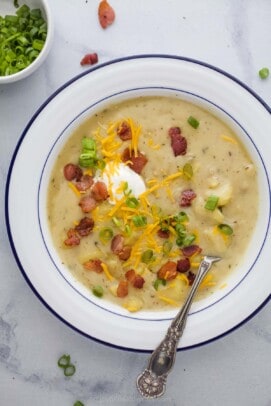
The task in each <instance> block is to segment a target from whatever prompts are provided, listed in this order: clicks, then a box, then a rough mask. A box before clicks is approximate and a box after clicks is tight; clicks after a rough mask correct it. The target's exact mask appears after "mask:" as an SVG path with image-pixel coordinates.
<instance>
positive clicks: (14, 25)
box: [0, 0, 53, 84]
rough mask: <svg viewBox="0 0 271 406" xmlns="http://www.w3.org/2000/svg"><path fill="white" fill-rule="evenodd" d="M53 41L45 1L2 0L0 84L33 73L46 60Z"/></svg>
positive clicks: (50, 19) (51, 26) (0, 17)
mask: <svg viewBox="0 0 271 406" xmlns="http://www.w3.org/2000/svg"><path fill="white" fill-rule="evenodd" d="M52 39H53V23H52V16H51V12H50V9H49V7H48V2H47V0H18V1H11V0H1V2H0V84H4V83H11V82H15V81H17V80H20V79H23V78H25V77H27V76H28V75H30V74H31V73H33V72H34V71H35V70H36V69H37V68H38V67H39V66H40V65H41V64H42V63H43V62H44V60H45V58H46V57H47V55H48V52H49V50H50V48H51V45H52Z"/></svg>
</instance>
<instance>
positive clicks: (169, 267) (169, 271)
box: [157, 261, 177, 281]
mask: <svg viewBox="0 0 271 406" xmlns="http://www.w3.org/2000/svg"><path fill="white" fill-rule="evenodd" d="M157 276H158V278H159V279H164V280H166V281H170V280H172V279H175V278H176V276H177V264H176V262H173V261H168V262H166V263H165V264H164V265H163V266H162V267H161V268H160V269H159V271H158V273H157Z"/></svg>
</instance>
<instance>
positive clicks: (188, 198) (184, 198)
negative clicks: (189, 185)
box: [180, 189, 197, 207]
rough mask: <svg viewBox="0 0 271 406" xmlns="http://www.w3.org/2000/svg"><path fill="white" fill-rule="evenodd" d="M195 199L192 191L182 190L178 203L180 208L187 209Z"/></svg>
mask: <svg viewBox="0 0 271 406" xmlns="http://www.w3.org/2000/svg"><path fill="white" fill-rule="evenodd" d="M195 197H197V195H196V193H195V192H194V190H192V189H186V190H183V191H182V193H181V201H180V206H181V207H188V206H191V202H192V200H193V199H195Z"/></svg>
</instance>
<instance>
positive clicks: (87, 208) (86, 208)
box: [79, 195, 97, 213]
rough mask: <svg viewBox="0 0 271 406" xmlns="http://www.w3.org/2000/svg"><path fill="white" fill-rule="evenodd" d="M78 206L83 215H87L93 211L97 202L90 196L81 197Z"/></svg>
mask: <svg viewBox="0 0 271 406" xmlns="http://www.w3.org/2000/svg"><path fill="white" fill-rule="evenodd" d="M79 206H80V207H81V209H82V211H83V212H84V213H89V212H91V211H92V210H94V209H95V207H96V206H97V202H96V200H95V199H94V198H93V197H92V196H89V195H88V196H83V197H82V198H81V200H80V202H79Z"/></svg>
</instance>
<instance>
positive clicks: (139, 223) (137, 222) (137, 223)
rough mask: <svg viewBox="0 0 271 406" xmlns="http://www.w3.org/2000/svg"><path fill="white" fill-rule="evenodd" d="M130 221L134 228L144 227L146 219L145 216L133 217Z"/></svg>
mask: <svg viewBox="0 0 271 406" xmlns="http://www.w3.org/2000/svg"><path fill="white" fill-rule="evenodd" d="M132 221H133V223H134V225H135V226H136V227H144V226H145V225H146V224H147V217H145V216H139V215H136V216H133V217H132Z"/></svg>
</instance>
